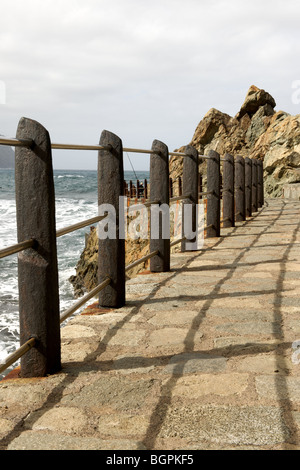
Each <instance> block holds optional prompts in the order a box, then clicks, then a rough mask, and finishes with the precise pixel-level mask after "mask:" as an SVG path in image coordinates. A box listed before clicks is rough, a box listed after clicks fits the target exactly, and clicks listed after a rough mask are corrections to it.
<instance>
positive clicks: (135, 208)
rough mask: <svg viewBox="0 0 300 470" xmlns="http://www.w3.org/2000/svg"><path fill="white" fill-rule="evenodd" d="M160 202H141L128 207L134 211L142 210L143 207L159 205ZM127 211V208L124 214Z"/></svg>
mask: <svg viewBox="0 0 300 470" xmlns="http://www.w3.org/2000/svg"><path fill="white" fill-rule="evenodd" d="M159 203H160V201H148V202H144V203H143V202H142V203H140V204H132V205H131V206H129V207H133V208H134V210H139V209H140V208H141V209H143V208H144V207H149V206H152V205H154V204H159ZM128 211H129V208H128V209H127V210H126V212H128Z"/></svg>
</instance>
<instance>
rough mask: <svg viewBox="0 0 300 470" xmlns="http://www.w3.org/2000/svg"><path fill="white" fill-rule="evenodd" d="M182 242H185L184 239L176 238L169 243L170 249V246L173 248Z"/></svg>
mask: <svg viewBox="0 0 300 470" xmlns="http://www.w3.org/2000/svg"><path fill="white" fill-rule="evenodd" d="M184 240H186V237H182V238H178V239H176V240H173V241H172V242H171V243H170V248H172V246H175V245H177V244H178V243H180V242H183V241H184Z"/></svg>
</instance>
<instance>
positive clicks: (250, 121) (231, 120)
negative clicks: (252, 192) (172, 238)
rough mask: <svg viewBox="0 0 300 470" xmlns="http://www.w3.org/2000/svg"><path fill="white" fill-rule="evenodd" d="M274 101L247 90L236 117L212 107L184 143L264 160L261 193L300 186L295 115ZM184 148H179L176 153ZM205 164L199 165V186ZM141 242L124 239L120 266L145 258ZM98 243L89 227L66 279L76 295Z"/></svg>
mask: <svg viewBox="0 0 300 470" xmlns="http://www.w3.org/2000/svg"><path fill="white" fill-rule="evenodd" d="M275 106H276V103H275V100H274V98H273V97H272V96H271V95H270V94H269V93H267V92H266V91H264V90H261V89H259V88H257V87H256V86H253V85H252V86H251V87H250V88H249V90H248V93H247V95H246V98H245V101H244V103H243V104H242V106H241V108H240V110H239V111H238V113H237V114H236V116H234V117H231V116H229V115H228V114H225V113H222V112H221V111H218V110H217V109H215V108H212V109H210V110H209V111H208V112H207V114H206V115H205V116H204V117H203V119H202V120H201V121H200V123H199V124H198V126H197V128H196V130H195V133H194V135H193V138H192V140H191V142H190V144H191V145H193V146H195V147H196V148H197V150H198V151H199V154H200V155H201V154H202V155H203V154H206V153H207V152H208V150H210V149H212V150H216V151H217V152H219V153H220V155H223V156H224V155H225V153H231V154H232V155H233V156H236V155H242V156H243V157H246V156H248V157H250V158H257V159H260V160H263V162H264V182H265V193H266V195H269V196H272V197H277V196H281V195H282V188H283V185H284V184H286V183H297V182H300V115H297V116H291V115H289V114H288V113H285V112H284V111H277V112H276V111H275ZM178 150H179V151H183V150H184V146H183V147H181V148H180V149H178ZM182 161H183V160H182V158H178V157H172V158H171V161H170V177H171V178H172V179H173V181H174V182H175V184H174V195H177V193H178V185H177V184H176V179H177V178H178V176H179V175H181V174H182ZM205 170H206V160H202V162H201V163H200V171H201V173H202V174H203V182H204V188H205V179H206V175H205ZM148 250H149V244H148V241H147V240H141V241H140V240H136V241H134V240H127V241H126V265H128V264H130V263H132V262H133V261H135V260H136V259H139V258H141V257H142V256H144V255H145V254H147V252H148ZM97 256H98V239H97V233H96V230H95V228H93V227H92V228H91V233H90V235H89V237H88V241H87V245H86V248H85V250H84V252H83V253H82V255H81V258H80V260H79V263H78V265H77V268H76V276H73V277H72V278H71V282H72V284H73V286H74V289H75V295H76V296H78V295H82V294H83V293H84V291H86V290H87V291H89V290H90V289H91V288H92V287H94V286H95V285H96V283H97ZM145 268H146V265H145V264H142V265H139V266H137V267H136V268H134V269H133V270H132V271H131V272H129V276H130V277H132V276H134V275H136V274H137V273H138V272H140V271H143V270H145Z"/></svg>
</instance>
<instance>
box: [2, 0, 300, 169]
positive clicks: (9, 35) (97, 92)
mask: <svg viewBox="0 0 300 470" xmlns="http://www.w3.org/2000/svg"><path fill="white" fill-rule="evenodd" d="M299 18H300V2H299V0H252V1H251V2H241V1H240V0H227V1H222V0H184V1H183V0H180V1H179V0H151V1H146V0H85V1H84V2H83V1H82V0H81V1H77V0H63V1H61V0H51V1H50V0H43V1H41V0H26V1H24V0H9V1H7V0H6V1H4V2H2V5H1V7H0V134H3V135H5V136H7V137H15V135H16V129H17V126H18V122H19V119H20V118H21V117H22V116H24V117H27V118H31V119H34V120H37V121H39V122H40V123H41V124H42V125H43V126H44V127H45V128H46V129H47V130H48V131H49V133H50V137H51V141H52V142H54V143H66V144H69V143H72V144H91V145H95V144H98V143H99V139H100V135H101V132H102V130H104V129H106V130H109V131H111V132H113V133H114V134H117V135H118V136H119V137H120V138H121V139H122V142H123V146H124V147H130V148H132V147H133V148H143V149H150V148H151V146H152V142H153V140H154V139H158V140H161V141H162V142H164V143H165V144H166V145H167V146H168V148H169V150H170V151H173V150H175V149H178V148H179V147H181V146H183V145H187V144H188V143H189V142H190V141H191V140H192V137H193V134H194V131H195V129H196V127H197V125H198V123H199V122H200V121H201V119H202V118H203V117H204V115H205V114H206V113H207V111H208V110H209V109H210V108H217V109H219V110H220V111H223V112H225V113H227V114H229V115H231V116H234V115H235V114H236V113H237V112H238V111H239V109H240V107H241V105H242V103H243V101H244V99H245V96H246V94H247V91H248V89H249V87H250V86H251V85H256V86H258V87H259V88H263V89H265V90H266V91H268V92H269V93H270V94H271V95H272V96H273V97H274V99H275V101H276V104H277V106H276V110H284V111H286V112H288V113H290V114H293V115H295V114H299V113H300V104H299V103H300V70H299V57H300V54H299V52H300V37H299V36H300V33H299V31H300V28H299ZM130 160H131V162H132V165H133V167H134V169H135V170H136V171H142V170H148V169H149V161H150V157H149V156H148V155H141V154H134V153H131V154H130ZM53 166H54V168H55V169H96V168H97V152H95V151H74V150H72V151H70V150H53ZM124 168H125V170H131V165H130V161H129V158H128V157H127V155H126V154H124Z"/></svg>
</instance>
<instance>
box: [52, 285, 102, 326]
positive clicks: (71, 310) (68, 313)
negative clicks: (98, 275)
mask: <svg viewBox="0 0 300 470" xmlns="http://www.w3.org/2000/svg"><path fill="white" fill-rule="evenodd" d="M110 283H111V279H110V277H107V278H106V279H104V281H102V282H101V283H100V284H98V286H96V287H94V289H92V290H91V291H90V292H89V293H88V294H86V295H84V296H83V297H82V298H81V299H80V300H78V301H77V302H75V304H74V305H73V306H72V307H69V308H68V309H67V310H65V311H64V312H63V313H62V314H61V316H60V323H62V322H64V321H65V320H66V319H67V318H68V317H70V316H71V315H73V313H75V312H76V311H77V310H78V309H79V308H80V307H82V305H84V304H85V303H86V302H87V301H88V300H90V299H92V298H93V297H95V296H96V295H97V294H98V293H99V292H100V291H101V290H102V289H104V287H106V286H108V285H109V284H110Z"/></svg>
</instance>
